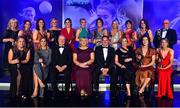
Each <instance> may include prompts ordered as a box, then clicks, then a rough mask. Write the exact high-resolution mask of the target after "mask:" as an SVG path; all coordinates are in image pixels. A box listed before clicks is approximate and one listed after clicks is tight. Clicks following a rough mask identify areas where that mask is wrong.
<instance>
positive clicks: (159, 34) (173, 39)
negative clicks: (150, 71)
mask: <svg viewBox="0 0 180 108" xmlns="http://www.w3.org/2000/svg"><path fill="white" fill-rule="evenodd" d="M169 25H170V22H169V20H164V22H163V28H162V29H158V30H157V31H156V33H155V37H154V40H153V43H154V46H155V48H159V47H160V41H161V39H162V38H167V39H168V40H169V47H170V48H172V49H173V45H175V44H176V43H177V34H176V30H174V29H170V28H169Z"/></svg>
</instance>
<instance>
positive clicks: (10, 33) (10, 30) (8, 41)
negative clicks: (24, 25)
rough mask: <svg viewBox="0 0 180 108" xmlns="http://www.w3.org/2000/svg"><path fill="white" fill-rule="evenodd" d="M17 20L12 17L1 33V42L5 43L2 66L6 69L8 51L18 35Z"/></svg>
mask: <svg viewBox="0 0 180 108" xmlns="http://www.w3.org/2000/svg"><path fill="white" fill-rule="evenodd" d="M18 32H19V30H18V20H17V19H15V18H12V19H10V20H9V22H8V27H7V29H6V31H5V32H4V34H3V39H2V42H3V43H4V44H5V48H4V54H3V68H4V69H5V70H7V71H8V56H7V55H8V51H9V49H10V48H12V47H13V46H14V44H15V40H16V38H17V37H18Z"/></svg>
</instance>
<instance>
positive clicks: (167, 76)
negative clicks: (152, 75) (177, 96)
mask: <svg viewBox="0 0 180 108" xmlns="http://www.w3.org/2000/svg"><path fill="white" fill-rule="evenodd" d="M160 57H161V61H160V62H159V64H160V65H161V66H162V67H166V66H167V65H169V63H170V58H171V54H170V51H169V52H168V53H167V55H166V57H165V58H163V57H162V54H161V53H160ZM157 72H158V97H162V96H167V97H168V98H170V99H173V91H172V87H171V75H172V72H173V68H172V66H171V67H169V68H168V69H165V70H161V69H157Z"/></svg>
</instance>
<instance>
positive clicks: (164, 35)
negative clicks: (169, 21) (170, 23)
mask: <svg viewBox="0 0 180 108" xmlns="http://www.w3.org/2000/svg"><path fill="white" fill-rule="evenodd" d="M166 34H167V30H163V32H162V38H165V37H166Z"/></svg>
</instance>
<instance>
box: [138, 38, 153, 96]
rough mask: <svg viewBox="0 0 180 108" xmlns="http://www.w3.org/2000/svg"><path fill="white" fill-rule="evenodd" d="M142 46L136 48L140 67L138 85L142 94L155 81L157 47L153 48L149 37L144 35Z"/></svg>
mask: <svg viewBox="0 0 180 108" xmlns="http://www.w3.org/2000/svg"><path fill="white" fill-rule="evenodd" d="M141 43H142V44H141V47H140V48H138V49H137V50H136V52H135V53H136V58H137V61H138V69H137V71H136V80H135V81H136V85H137V87H138V88H139V95H140V96H141V95H142V93H143V92H144V90H145V88H146V87H147V88H148V87H149V86H151V85H152V84H153V81H154V68H153V65H154V63H155V53H156V52H155V49H153V48H151V44H150V39H149V37H146V36H144V37H142V42H141Z"/></svg>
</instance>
